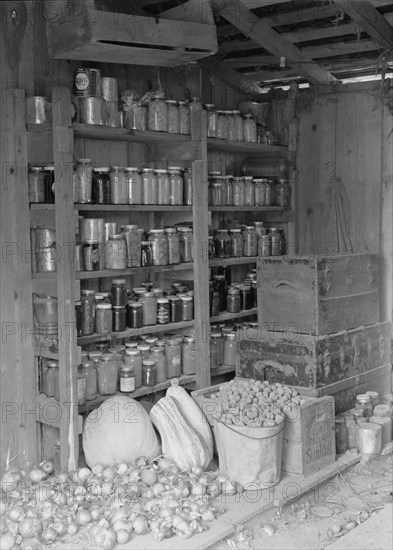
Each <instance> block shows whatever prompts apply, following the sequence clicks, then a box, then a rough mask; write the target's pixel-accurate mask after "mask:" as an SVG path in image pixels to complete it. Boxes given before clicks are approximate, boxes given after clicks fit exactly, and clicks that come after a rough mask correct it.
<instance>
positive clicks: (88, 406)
mask: <svg viewBox="0 0 393 550" xmlns="http://www.w3.org/2000/svg"><path fill="white" fill-rule="evenodd" d="M178 380H179V385H181V386H184V385H186V384H190V383H192V382H195V375H194V374H189V375H183V376H180V378H178ZM170 385H171V381H170V380H166V381H165V382H161V383H160V384H157V385H156V386H142V387H141V388H138V389H136V390H135V391H134V392H132V393H121V392H117V393H116V394H113V395H123V396H124V395H126V396H128V397H132V398H133V399H134V398H136V397H142V396H143V395H149V394H152V393H156V392H159V391H163V390H166V389H167V388H169V386H170ZM113 395H99V396H98V397H97V398H96V399H93V400H91V401H86V403H84V404H83V405H80V406H79V408H78V411H79V414H81V413H86V412H88V411H91V410H93V409H96V408H97V407H99V406H100V405H101V403H103V402H104V401H106V400H107V399H108V398H109V397H113Z"/></svg>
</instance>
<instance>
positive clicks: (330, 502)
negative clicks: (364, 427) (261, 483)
mask: <svg viewBox="0 0 393 550" xmlns="http://www.w3.org/2000/svg"><path fill="white" fill-rule="evenodd" d="M392 491H393V455H392V454H388V455H385V456H378V457H376V458H374V459H372V460H369V461H365V460H363V459H362V461H361V462H360V463H358V464H356V465H355V466H352V467H350V468H349V469H348V470H346V471H345V472H344V473H343V474H340V473H338V474H337V476H335V477H334V478H332V479H330V480H329V481H327V482H325V483H322V484H321V485H320V486H318V487H316V488H315V489H313V490H312V491H309V492H308V493H306V494H304V495H303V496H301V497H300V498H298V499H296V500H294V501H292V502H289V503H288V504H286V505H285V506H283V507H282V508H273V509H271V510H269V511H267V512H265V513H264V514H262V515H261V516H259V517H258V518H256V519H254V520H252V521H250V522H249V523H247V524H245V525H238V526H237V529H236V533H235V535H232V536H231V537H229V538H227V539H224V540H222V541H221V542H219V543H217V544H215V545H214V546H211V547H210V550H227V549H228V548H230V549H235V550H236V549H239V550H240V549H250V548H251V549H255V550H259V549H261V550H262V549H263V550H293V549H297V548H299V549H302V550H308V549H310V550H319V549H322V548H327V547H329V546H330V545H332V544H334V548H339V547H340V548H341V545H340V544H337V541H338V540H339V539H340V538H341V539H342V542H343V544H342V547H343V548H348V549H351V550H352V549H353V550H355V549H356V550H357V549H359V550H360V549H363V548H364V549H367V550H368V549H371V548H375V549H377V548H378V549H380V550H391V549H392V548H393V539H392V521H393V519H392V517H391V513H390V511H389V513H388V516H389V517H390V522H389V521H386V520H385V518H384V521H383V523H384V526H383V529H381V528H380V527H376V528H373V529H371V530H370V529H369V530H368V534H367V532H366V530H364V531H365V533H366V534H364V535H363V533H362V532H361V531H362V529H360V528H359V526H360V525H361V524H364V522H367V521H369V522H370V525H371V524H372V522H374V518H375V519H377V517H376V516H377V515H378V513H379V512H381V511H382V510H383V509H384V508H385V512H384V513H385V514H386V506H387V505H389V504H391V503H392V502H393V496H392ZM390 509H391V507H390V506H389V510H390ZM386 523H387V525H385V524H386ZM389 523H390V525H389ZM362 527H363V526H362ZM356 529H360V532H359V535H361V537H360V538H361V541H359V540H358V541H357V542H354V541H355V539H354V538H353V536H352V532H353V534H356ZM350 532H351V536H352V542H349V544H350V545H349V546H348V545H345V539H346V538H348V537H349V535H348V533H350ZM370 532H371V535H370ZM370 536H371V537H372V539H373V540H372V543H371V539H370ZM364 537H366V538H367V537H369V539H368V540H369V542H367V540H364ZM358 539H359V537H358ZM353 544H356V546H353Z"/></svg>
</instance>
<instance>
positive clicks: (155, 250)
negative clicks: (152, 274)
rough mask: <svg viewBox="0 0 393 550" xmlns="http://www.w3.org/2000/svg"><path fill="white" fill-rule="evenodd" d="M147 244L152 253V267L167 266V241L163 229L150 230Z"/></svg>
mask: <svg viewBox="0 0 393 550" xmlns="http://www.w3.org/2000/svg"><path fill="white" fill-rule="evenodd" d="M149 242H150V246H151V252H152V261H153V265H168V263H169V253H168V239H167V237H166V235H165V232H164V230H163V229H151V230H150V231H149Z"/></svg>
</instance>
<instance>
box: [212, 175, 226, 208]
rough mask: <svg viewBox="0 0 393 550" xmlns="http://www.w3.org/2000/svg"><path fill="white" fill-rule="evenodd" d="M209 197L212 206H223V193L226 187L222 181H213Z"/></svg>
mask: <svg viewBox="0 0 393 550" xmlns="http://www.w3.org/2000/svg"><path fill="white" fill-rule="evenodd" d="M209 191H210V193H209V196H210V201H209V203H210V205H211V206H223V203H224V197H223V191H224V187H223V184H222V180H221V181H212V182H210V186H209Z"/></svg>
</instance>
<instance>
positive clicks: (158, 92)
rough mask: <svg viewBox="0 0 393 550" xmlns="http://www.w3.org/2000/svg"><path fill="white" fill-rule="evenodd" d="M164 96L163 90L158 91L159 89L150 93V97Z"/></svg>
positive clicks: (161, 97)
mask: <svg viewBox="0 0 393 550" xmlns="http://www.w3.org/2000/svg"><path fill="white" fill-rule="evenodd" d="M164 97H165V94H164V92H160V91H159V90H157V91H156V92H153V93H152V94H151V98H152V99H164Z"/></svg>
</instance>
